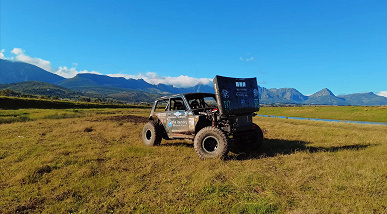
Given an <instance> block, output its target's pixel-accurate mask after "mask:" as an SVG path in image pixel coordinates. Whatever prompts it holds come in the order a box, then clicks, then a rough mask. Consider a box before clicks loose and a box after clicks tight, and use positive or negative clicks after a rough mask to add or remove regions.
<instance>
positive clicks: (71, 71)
mask: <svg viewBox="0 0 387 214" xmlns="http://www.w3.org/2000/svg"><path fill="white" fill-rule="evenodd" d="M86 73H88V74H98V75H101V73H99V72H96V71H87V70H83V71H77V68H76V67H73V68H67V67H66V66H63V67H59V69H58V70H57V71H56V72H55V74H57V75H59V76H62V77H64V78H72V77H75V76H76V75H77V74H86Z"/></svg>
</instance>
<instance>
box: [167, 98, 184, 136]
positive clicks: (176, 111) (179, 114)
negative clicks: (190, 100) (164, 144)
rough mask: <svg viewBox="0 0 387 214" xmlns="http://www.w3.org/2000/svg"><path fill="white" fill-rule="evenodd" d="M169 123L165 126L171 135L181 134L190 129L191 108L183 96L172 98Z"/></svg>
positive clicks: (168, 115) (168, 116)
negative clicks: (189, 116)
mask: <svg viewBox="0 0 387 214" xmlns="http://www.w3.org/2000/svg"><path fill="white" fill-rule="evenodd" d="M168 107H169V111H168V113H167V124H166V126H165V128H166V129H167V133H169V134H171V135H175V136H176V135H179V134H183V133H187V132H188V131H189V123H188V115H189V108H188V107H187V106H186V103H185V102H184V100H183V99H182V98H181V97H176V98H170V101H169V106H168Z"/></svg>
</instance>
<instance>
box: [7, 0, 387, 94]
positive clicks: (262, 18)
mask: <svg viewBox="0 0 387 214" xmlns="http://www.w3.org/2000/svg"><path fill="white" fill-rule="evenodd" d="M0 12H1V15H0V18H1V19H0V50H1V54H0V57H1V58H5V59H10V60H16V61H25V62H28V63H31V64H36V65H38V66H40V67H42V68H44V69H46V70H49V71H50V72H53V73H57V74H60V75H62V76H65V77H71V76H74V75H75V74H77V73H80V72H93V73H99V74H105V75H110V76H124V77H126V78H144V79H145V80H146V81H148V82H150V83H159V82H161V83H167V84H168V83H169V84H173V85H175V86H178V87H183V86H191V85H194V84H196V83H198V82H204V83H210V81H209V80H211V79H213V78H214V76H215V75H223V76H233V77H257V79H258V82H259V85H260V86H262V87H266V88H285V87H291V88H296V89H298V90H299V91H300V92H301V93H303V94H306V95H309V94H312V93H315V92H317V91H319V90H321V89H323V88H329V89H330V90H331V91H332V92H333V93H335V94H336V95H340V94H349V93H360V92H375V93H381V94H385V95H386V96H387V1H385V0H379V1H373V0H363V1H357V0H351V1H344V0H343V1H341V0H339V1H328V0H322V1H309V0H308V1H306V0H305V1H297V0H294V1H279V0H278V1H276V0H264V1H258V0H257V1H224V0H223V1H199V0H196V1H188V0H187V1H182V0H180V1H177V0H176V1H146V0H145V1H107V0H106V1H97V0H93V1H91V0H76V1H75V0H66V1H52V0H48V1H43V0H36V1H27V0H25V1H21V0H1V1H0Z"/></svg>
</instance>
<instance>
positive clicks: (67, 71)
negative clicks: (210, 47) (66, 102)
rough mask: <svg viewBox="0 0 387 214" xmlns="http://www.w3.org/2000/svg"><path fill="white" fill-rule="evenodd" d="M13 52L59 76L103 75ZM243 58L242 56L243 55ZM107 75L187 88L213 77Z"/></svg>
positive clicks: (75, 65)
mask: <svg viewBox="0 0 387 214" xmlns="http://www.w3.org/2000/svg"><path fill="white" fill-rule="evenodd" d="M4 51H5V50H4V49H3V50H1V51H0V58H2V59H3V58H5V57H4V54H3V53H4ZM11 53H12V54H14V55H16V56H15V57H11V58H10V59H11V60H15V61H21V62H25V63H29V64H32V65H36V66H38V67H40V68H42V69H44V70H46V71H49V72H51V73H54V74H57V75H59V76H62V77H65V78H72V77H74V76H76V75H77V74H82V73H90V74H98V75H102V74H101V73H99V72H97V71H88V70H83V71H77V66H78V63H72V66H71V67H70V68H69V67H67V66H60V67H59V68H58V69H54V68H52V66H51V63H50V62H49V61H47V60H43V59H40V58H34V57H31V56H28V55H26V54H25V51H24V50H23V49H21V48H14V49H13V50H12V51H11ZM241 60H242V57H241ZM251 60H254V57H251V58H249V59H246V60H244V61H251ZM107 76H111V77H124V78H126V79H129V78H132V79H143V80H145V81H146V82H148V83H150V84H160V83H161V84H166V85H173V86H175V87H178V88H186V87H193V86H195V85H197V84H205V85H208V84H212V79H210V78H195V77H189V76H185V75H180V76H178V77H169V76H168V77H163V76H159V75H157V74H156V73H154V72H147V73H145V74H144V73H139V74H137V75H131V74H108V75H107Z"/></svg>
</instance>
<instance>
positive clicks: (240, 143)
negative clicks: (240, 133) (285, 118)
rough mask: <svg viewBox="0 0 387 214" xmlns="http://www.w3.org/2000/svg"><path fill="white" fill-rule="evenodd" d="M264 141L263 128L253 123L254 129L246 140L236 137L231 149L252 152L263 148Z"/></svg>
mask: <svg viewBox="0 0 387 214" xmlns="http://www.w3.org/2000/svg"><path fill="white" fill-rule="evenodd" d="M262 143H263V132H262V130H261V128H260V127H259V126H258V125H256V124H253V130H252V132H251V133H250V134H249V136H248V138H246V140H240V139H235V142H233V144H232V145H233V146H232V148H231V151H232V152H234V153H237V154H238V153H251V152H256V151H258V150H259V149H260V148H261V145H262Z"/></svg>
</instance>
